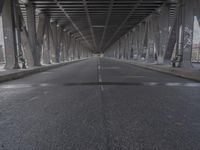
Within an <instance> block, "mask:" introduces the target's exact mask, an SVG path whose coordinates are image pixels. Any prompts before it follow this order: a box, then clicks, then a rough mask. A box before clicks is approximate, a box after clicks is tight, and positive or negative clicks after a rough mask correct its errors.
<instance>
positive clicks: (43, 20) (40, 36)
mask: <svg viewBox="0 0 200 150" xmlns="http://www.w3.org/2000/svg"><path fill="white" fill-rule="evenodd" d="M48 21H49V19H48V17H47V16H46V15H45V14H43V13H41V14H39V22H38V28H37V42H38V46H37V53H36V59H37V61H38V62H40V61H41V53H42V47H43V42H44V33H45V29H46V26H47V24H48ZM38 65H40V64H38Z"/></svg>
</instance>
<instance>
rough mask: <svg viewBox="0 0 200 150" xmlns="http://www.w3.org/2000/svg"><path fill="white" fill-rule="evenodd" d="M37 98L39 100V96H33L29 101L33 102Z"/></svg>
mask: <svg viewBox="0 0 200 150" xmlns="http://www.w3.org/2000/svg"><path fill="white" fill-rule="evenodd" d="M38 98H39V96H35V97H32V98H31V99H29V101H34V100H36V99H38Z"/></svg>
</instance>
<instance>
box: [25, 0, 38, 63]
mask: <svg viewBox="0 0 200 150" xmlns="http://www.w3.org/2000/svg"><path fill="white" fill-rule="evenodd" d="M26 13H27V25H28V35H29V40H30V46H31V50H32V54H33V61H34V66H41V63H40V54H41V51H39V49H38V41H37V34H36V20H35V6H34V5H33V4H32V3H31V2H28V4H27V5H26Z"/></svg>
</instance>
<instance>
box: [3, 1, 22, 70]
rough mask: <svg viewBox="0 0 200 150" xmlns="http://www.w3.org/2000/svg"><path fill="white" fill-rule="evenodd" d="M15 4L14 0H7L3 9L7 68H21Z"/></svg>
mask: <svg viewBox="0 0 200 150" xmlns="http://www.w3.org/2000/svg"><path fill="white" fill-rule="evenodd" d="M14 5H15V3H14V2H13V0H6V1H5V3H4V7H3V10H2V20H3V33H4V43H5V59H6V64H5V68H6V69H19V68H20V67H19V63H18V51H17V43H16V32H15V16H14V7H15V6H14Z"/></svg>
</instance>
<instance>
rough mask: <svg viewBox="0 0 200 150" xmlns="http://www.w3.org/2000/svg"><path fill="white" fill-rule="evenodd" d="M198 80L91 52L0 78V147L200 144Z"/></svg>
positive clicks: (89, 149)
mask: <svg viewBox="0 0 200 150" xmlns="http://www.w3.org/2000/svg"><path fill="white" fill-rule="evenodd" d="M199 149H200V83H197V82H194V81H191V80H186V79H182V78H179V77H175V76H171V75H166V74H163V73H159V72H155V71H151V70H147V69H142V68H138V67H135V66H133V65H131V64H127V63H123V62H119V61H114V60H111V59H107V58H91V59H88V60H84V61H81V62H76V63H73V64H69V65H66V66H63V67H60V68H57V69H52V70H49V71H45V72H42V73H38V74H34V75H31V76H28V77H25V78H22V79H18V80H14V81H10V82H6V83H1V84H0V150H199Z"/></svg>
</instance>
